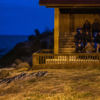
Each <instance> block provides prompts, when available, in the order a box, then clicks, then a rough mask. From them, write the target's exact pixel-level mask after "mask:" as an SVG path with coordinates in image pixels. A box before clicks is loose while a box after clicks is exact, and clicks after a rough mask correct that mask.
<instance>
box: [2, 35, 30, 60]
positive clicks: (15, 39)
mask: <svg viewBox="0 0 100 100" xmlns="http://www.w3.org/2000/svg"><path fill="white" fill-rule="evenodd" d="M27 40H28V36H0V58H1V57H2V56H4V55H5V54H7V53H8V52H9V51H10V50H12V49H13V48H14V47H15V46H16V44H18V43H20V42H24V41H27Z"/></svg>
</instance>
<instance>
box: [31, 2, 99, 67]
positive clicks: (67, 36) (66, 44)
mask: <svg viewBox="0 0 100 100" xmlns="http://www.w3.org/2000/svg"><path fill="white" fill-rule="evenodd" d="M39 4H40V5H41V6H46V7H47V9H48V8H54V9H55V16H54V19H55V21H54V53H47V54H46V53H35V54H33V65H43V66H44V65H46V66H47V65H53V64H57V65H58V64H61V65H62V64H69V63H70V64H73V63H74V64H76V63H77V64H80V63H82V64H83V63H96V64H97V65H98V63H99V64H100V54H99V53H75V42H74V35H75V33H76V29H77V28H78V27H82V26H83V24H84V23H85V21H86V20H88V21H89V22H90V23H91V24H93V22H94V20H95V19H98V21H99V20H100V0H40V1H39Z"/></svg>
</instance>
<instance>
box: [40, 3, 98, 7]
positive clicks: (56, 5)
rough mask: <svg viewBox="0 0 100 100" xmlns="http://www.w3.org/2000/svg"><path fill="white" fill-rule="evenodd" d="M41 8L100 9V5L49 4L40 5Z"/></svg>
mask: <svg viewBox="0 0 100 100" xmlns="http://www.w3.org/2000/svg"><path fill="white" fill-rule="evenodd" d="M39 4H40V6H46V7H50V8H56V7H59V8H60V7H65V8H69V7H73V8H74V7H75V8H76V7H79V8H80V7H100V4H47V3H44V4H43V3H39Z"/></svg>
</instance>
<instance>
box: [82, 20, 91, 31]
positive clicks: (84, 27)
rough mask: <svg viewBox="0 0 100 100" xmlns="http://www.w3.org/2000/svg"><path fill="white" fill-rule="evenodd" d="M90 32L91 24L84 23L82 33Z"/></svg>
mask: <svg viewBox="0 0 100 100" xmlns="http://www.w3.org/2000/svg"><path fill="white" fill-rule="evenodd" d="M87 31H88V32H90V31H91V24H90V22H89V21H88V20H86V21H85V23H84V25H83V32H87Z"/></svg>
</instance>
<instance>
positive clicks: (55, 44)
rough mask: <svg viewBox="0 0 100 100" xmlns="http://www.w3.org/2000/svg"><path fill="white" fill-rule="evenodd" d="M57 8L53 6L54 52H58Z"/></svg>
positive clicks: (58, 12)
mask: <svg viewBox="0 0 100 100" xmlns="http://www.w3.org/2000/svg"><path fill="white" fill-rule="evenodd" d="M59 17H60V11H59V8H55V21H54V54H58V53H59Z"/></svg>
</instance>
